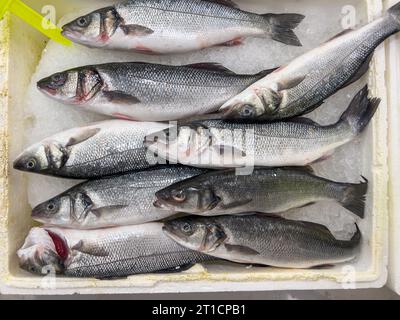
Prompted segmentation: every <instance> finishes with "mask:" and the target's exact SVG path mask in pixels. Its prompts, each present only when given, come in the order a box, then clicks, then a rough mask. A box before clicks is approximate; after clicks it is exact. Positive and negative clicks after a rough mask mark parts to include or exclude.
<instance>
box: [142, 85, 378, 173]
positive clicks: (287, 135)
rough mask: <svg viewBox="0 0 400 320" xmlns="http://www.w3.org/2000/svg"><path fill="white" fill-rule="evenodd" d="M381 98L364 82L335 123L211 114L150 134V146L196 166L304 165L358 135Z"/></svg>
mask: <svg viewBox="0 0 400 320" xmlns="http://www.w3.org/2000/svg"><path fill="white" fill-rule="evenodd" d="M379 103H380V99H375V98H373V99H369V98H368V89H367V87H365V88H364V89H362V90H361V91H360V92H359V93H358V94H357V95H356V96H355V98H354V99H353V101H352V102H351V104H350V106H349V108H348V109H347V110H346V111H345V112H344V113H343V115H342V116H341V118H340V120H339V121H338V122H337V123H336V124H334V125H329V126H320V125H318V124H316V123H315V122H312V121H311V120H309V119H303V118H301V119H297V120H296V121H289V122H275V123H236V122H225V121H220V120H208V121H200V122H194V123H191V124H182V125H180V126H179V125H178V127H177V128H176V127H174V128H168V129H167V130H165V131H163V132H159V133H155V134H153V135H150V136H148V137H147V138H146V146H147V147H148V149H149V150H150V151H151V152H155V153H157V155H158V156H160V157H162V158H164V159H168V160H169V161H170V162H172V163H175V162H177V163H181V164H186V165H191V166H197V167H207V168H241V167H254V166H256V167H284V166H306V165H309V164H311V163H313V162H315V161H317V160H320V159H324V158H326V157H328V156H329V155H331V154H332V153H333V152H334V150H335V149H336V148H337V147H339V146H342V145H344V144H346V143H348V142H350V141H352V140H353V139H354V138H355V137H357V136H358V135H359V134H360V133H361V132H362V131H363V130H364V129H365V128H366V126H367V125H368V123H369V121H370V120H371V118H372V117H373V115H374V114H375V112H376V110H377V108H378V106H379Z"/></svg>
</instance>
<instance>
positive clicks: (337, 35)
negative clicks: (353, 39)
mask: <svg viewBox="0 0 400 320" xmlns="http://www.w3.org/2000/svg"><path fill="white" fill-rule="evenodd" d="M351 31H354V29H345V30H343V31H340V32H339V33H338V34H336V35H334V36H333V37H332V38H330V39H329V40H327V41H326V42H325V43H328V42H330V41H332V40H335V39H337V38H339V37H341V36H344V35H345V34H348V33H349V32H351Z"/></svg>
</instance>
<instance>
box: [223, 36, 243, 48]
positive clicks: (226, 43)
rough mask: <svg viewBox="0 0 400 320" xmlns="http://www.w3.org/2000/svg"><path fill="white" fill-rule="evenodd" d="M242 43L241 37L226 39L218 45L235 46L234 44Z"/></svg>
mask: <svg viewBox="0 0 400 320" xmlns="http://www.w3.org/2000/svg"><path fill="white" fill-rule="evenodd" d="M242 44H243V38H236V39H233V40H231V41H227V42H224V43H221V44H219V45H218V46H221V47H236V46H240V45H242Z"/></svg>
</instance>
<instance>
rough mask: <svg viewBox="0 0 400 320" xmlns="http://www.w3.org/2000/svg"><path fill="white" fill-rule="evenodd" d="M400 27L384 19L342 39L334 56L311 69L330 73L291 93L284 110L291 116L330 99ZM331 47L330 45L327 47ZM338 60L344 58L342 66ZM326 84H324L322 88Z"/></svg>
mask: <svg viewBox="0 0 400 320" xmlns="http://www.w3.org/2000/svg"><path fill="white" fill-rule="evenodd" d="M397 28H398V27H397V26H396V25H393V23H387V20H384V19H381V20H379V21H376V22H375V23H373V24H370V25H368V26H367V27H365V28H363V29H360V30H359V31H358V32H355V34H349V35H347V36H343V38H341V42H340V43H336V42H335V45H332V46H331V47H330V50H331V51H330V55H327V56H326V57H324V58H319V57H320V56H321V55H316V56H315V57H316V61H315V64H313V65H312V67H311V66H309V68H311V70H326V71H325V72H323V73H322V74H317V75H316V74H315V73H316V72H313V71H311V73H310V75H309V76H307V78H306V79H305V80H304V81H303V82H302V83H301V84H300V85H298V86H296V87H295V88H293V89H288V90H287V95H288V97H287V103H286V105H283V106H282V108H283V109H288V110H293V111H292V113H290V114H288V116H289V117H291V116H293V115H296V114H299V113H302V112H303V111H307V107H308V106H313V105H315V104H317V103H318V102H319V101H321V98H325V97H329V96H330V95H332V94H333V93H335V92H336V91H337V90H338V87H340V84H344V83H345V82H346V81H347V80H348V76H349V75H352V74H355V73H356V72H357V70H358V69H359V68H360V67H361V65H362V64H363V62H364V61H365V60H366V59H367V57H368V56H369V55H370V54H371V52H373V51H374V50H375V48H376V47H377V46H378V45H379V44H380V43H381V42H382V39H386V38H387V37H389V36H390V35H392V34H393V33H395V32H397ZM326 45H327V46H330V43H328V44H326ZM338 57H341V58H342V59H341V60H340V64H339V65H338ZM322 83H323V85H321V84H322Z"/></svg>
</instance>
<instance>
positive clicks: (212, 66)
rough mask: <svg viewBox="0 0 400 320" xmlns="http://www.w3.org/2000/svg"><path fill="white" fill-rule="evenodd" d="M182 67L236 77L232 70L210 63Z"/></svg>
mask: <svg viewBox="0 0 400 320" xmlns="http://www.w3.org/2000/svg"><path fill="white" fill-rule="evenodd" d="M183 67H187V68H192V69H199V70H209V71H218V72H223V73H225V74H231V75H236V73H235V72H233V71H232V70H229V69H228V68H226V67H224V66H223V65H222V64H220V63H212V62H204V63H193V64H188V65H184V66H183Z"/></svg>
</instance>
